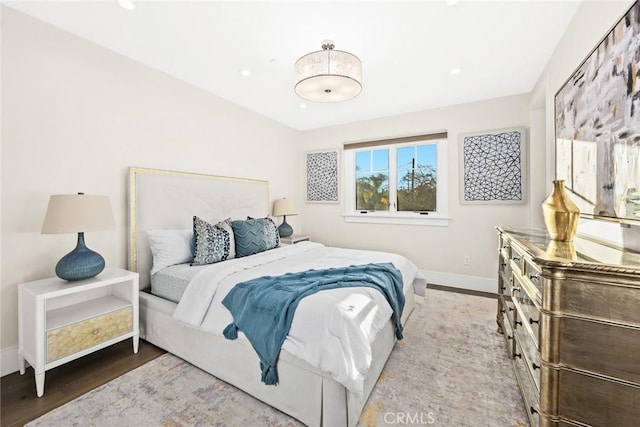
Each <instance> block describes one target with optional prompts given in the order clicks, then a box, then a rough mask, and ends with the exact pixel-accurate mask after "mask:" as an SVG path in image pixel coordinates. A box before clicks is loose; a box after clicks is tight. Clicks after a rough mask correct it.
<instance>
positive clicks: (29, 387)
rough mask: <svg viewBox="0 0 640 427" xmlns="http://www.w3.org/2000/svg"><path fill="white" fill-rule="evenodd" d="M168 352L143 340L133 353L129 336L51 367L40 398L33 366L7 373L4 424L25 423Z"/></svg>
mask: <svg viewBox="0 0 640 427" xmlns="http://www.w3.org/2000/svg"><path fill="white" fill-rule="evenodd" d="M164 353H165V351H164V350H162V349H160V348H158V347H156V346H154V345H152V344H149V343H148V342H146V341H143V340H140V347H139V349H138V354H133V345H132V343H131V340H130V339H129V340H125V341H123V342H120V343H118V344H114V345H112V346H110V347H107V348H105V349H102V350H100V351H97V352H95V353H91V354H89V355H87V356H85V357H81V358H80V359H76V360H74V361H72V362H69V363H67V364H64V365H62V366H58V367H57V368H54V369H52V370H50V371H47V372H46V374H45V382H44V395H43V396H42V397H40V398H38V397H36V384H35V380H34V376H33V369H32V368H31V367H29V368H27V372H26V373H25V374H24V375H20V373H18V372H14V373H13V374H10V375H7V376H4V377H2V378H1V379H0V388H1V394H0V425H1V426H7V427H9V426H11V427H13V426H23V425H24V424H25V423H27V422H29V421H31V420H34V419H36V418H38V417H39V416H41V415H42V414H45V413H47V412H49V411H51V410H53V409H55V408H57V407H58V406H62V405H63V404H65V403H67V402H69V401H71V400H73V399H75V398H76V397H78V396H81V395H83V394H84V393H86V392H88V391H90V390H93V389H94V388H96V387H99V386H101V385H102V384H105V383H107V382H109V381H111V380H112V379H114V378H117V377H119V376H120V375H122V374H124V373H126V372H129V371H131V370H133V369H135V368H137V367H139V366H142V365H144V364H145V363H147V362H149V361H150V360H153V359H155V358H156V357H158V356H160V355H161V354H164Z"/></svg>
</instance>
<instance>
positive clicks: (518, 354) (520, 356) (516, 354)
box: [513, 353, 522, 359]
mask: <svg viewBox="0 0 640 427" xmlns="http://www.w3.org/2000/svg"><path fill="white" fill-rule="evenodd" d="M513 356H514V357H517V358H519V359H522V354H520V353H513Z"/></svg>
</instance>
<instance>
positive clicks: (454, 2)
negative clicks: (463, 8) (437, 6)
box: [444, 0, 460, 6]
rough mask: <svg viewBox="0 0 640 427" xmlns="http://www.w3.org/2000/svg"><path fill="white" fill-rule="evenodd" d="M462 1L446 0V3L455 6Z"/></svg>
mask: <svg viewBox="0 0 640 427" xmlns="http://www.w3.org/2000/svg"><path fill="white" fill-rule="evenodd" d="M458 3H460V0H444V4H446V5H447V6H455V5H457V4H458Z"/></svg>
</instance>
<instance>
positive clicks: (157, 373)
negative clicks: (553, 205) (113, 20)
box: [27, 289, 528, 427]
mask: <svg viewBox="0 0 640 427" xmlns="http://www.w3.org/2000/svg"><path fill="white" fill-rule="evenodd" d="M495 315H496V300H495V299H491V298H483V297H477V296H470V295H462V294H457V293H452V292H443V291H437V290H431V289H428V290H427V294H426V297H425V298H419V300H418V302H417V304H416V308H415V310H414V311H413V313H412V314H411V317H410V318H409V321H408V322H407V325H406V326H405V330H404V340H402V341H399V342H398V343H397V344H396V346H395V349H394V350H393V352H392V354H391V357H390V358H389V361H388V362H387V364H386V366H385V368H384V371H383V373H382V375H381V377H380V379H379V380H378V383H377V384H376V386H375V388H374V390H373V392H372V394H371V396H370V397H369V400H368V402H367V405H366V407H365V410H364V412H363V414H362V416H361V418H360V421H359V423H358V425H359V426H362V427H373V426H399V425H434V426H456V427H460V426H473V427H478V426H491V427H496V426H505V427H506V426H526V425H528V422H527V418H526V414H525V410H524V406H523V403H522V399H521V397H520V394H519V391H518V388H517V384H516V380H515V376H514V373H513V368H512V367H511V363H510V361H509V360H508V358H507V356H506V354H505V350H504V345H503V338H502V336H501V335H499V334H498V333H497V332H496V324H495ZM27 425H28V426H105V427H106V426H118V427H124V426H271V427H277V426H300V425H302V424H300V423H299V422H298V421H297V420H295V419H293V418H291V417H289V416H287V415H285V414H283V413H282V412H279V411H278V410H275V409H273V408H271V407H269V406H267V405H265V404H263V403H261V402H260V401H258V400H256V399H255V398H253V397H251V396H249V395H248V394H246V393H244V392H242V391H240V390H238V389H236V388H235V387H233V386H231V385H229V384H227V383H225V382H223V381H220V380H218V379H216V378H215V377H212V376H211V375H209V374H207V373H206V372H204V371H201V370H200V369H198V368H196V367H194V366H192V365H190V364H188V363H186V362H184V361H183V360H181V359H179V358H177V357H175V356H173V355H171V354H165V355H162V356H160V357H158V358H157V359H155V360H153V361H151V362H149V363H147V364H146V365H144V366H141V367H139V368H137V369H135V370H133V371H131V372H128V373H127V374H125V375H123V376H121V377H119V378H116V379H115V380H113V381H111V382H109V383H107V384H105V385H103V386H101V387H98V388H96V389H95V390H92V391H91V392H89V393H87V394H85V395H83V396H80V397H79V398H77V399H75V400H73V401H71V402H69V403H67V404H66V405H64V406H61V407H59V408H57V409H55V410H53V411H51V412H49V413H47V414H45V415H43V416H42V417H40V418H38V419H36V420H34V421H32V422H31V423H29V424H27Z"/></svg>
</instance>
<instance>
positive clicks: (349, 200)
mask: <svg viewBox="0 0 640 427" xmlns="http://www.w3.org/2000/svg"><path fill="white" fill-rule="evenodd" d="M447 143H448V139H446V138H443V139H425V140H414V141H411V142H407V143H400V144H399V143H391V144H385V145H376V146H371V147H363V148H357V149H345V150H343V153H344V159H343V160H344V162H343V165H344V177H343V178H344V179H343V182H344V195H345V213H344V215H343V217H344V220H345V222H356V223H370V224H404V225H427V226H437V227H446V226H448V225H449V220H450V218H449V215H448V211H449V185H448V167H447V166H448V147H447V145H448V144H447ZM429 144H435V145H436V150H437V152H436V182H437V187H436V211H434V212H428V213H420V212H402V211H401V212H398V211H396V206H397V203H396V201H397V194H396V191H397V188H396V186H397V182H396V181H397V170H396V168H397V165H396V149H398V148H402V147H414V146H416V145H429ZM381 149H388V150H389V203H390V206H389V211H366V213H365V212H364V211H358V210H356V194H355V193H356V170H355V168H356V165H355V163H356V162H355V154H356V153H358V152H362V151H371V150H381Z"/></svg>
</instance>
